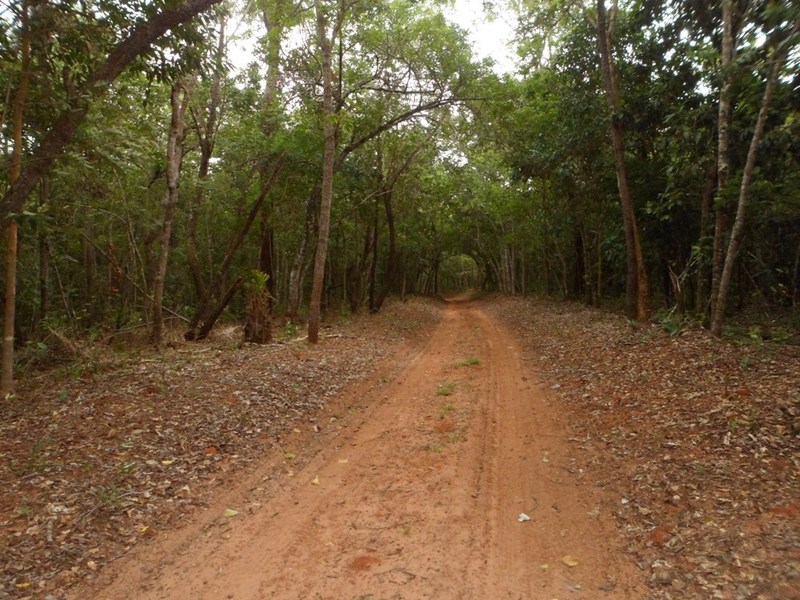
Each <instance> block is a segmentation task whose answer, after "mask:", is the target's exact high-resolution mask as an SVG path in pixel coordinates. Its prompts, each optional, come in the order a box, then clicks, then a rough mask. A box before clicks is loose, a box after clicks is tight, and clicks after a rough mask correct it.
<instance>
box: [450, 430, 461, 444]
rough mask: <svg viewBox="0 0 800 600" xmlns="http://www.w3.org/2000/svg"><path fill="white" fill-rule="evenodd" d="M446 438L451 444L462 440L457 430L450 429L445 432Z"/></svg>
mask: <svg viewBox="0 0 800 600" xmlns="http://www.w3.org/2000/svg"><path fill="white" fill-rule="evenodd" d="M447 439H448V440H449V441H450V443H451V444H456V443H458V442H460V441H462V440H463V439H464V438H463V437H461V434H460V433H459V432H457V431H451V432H450V433H448V434H447Z"/></svg>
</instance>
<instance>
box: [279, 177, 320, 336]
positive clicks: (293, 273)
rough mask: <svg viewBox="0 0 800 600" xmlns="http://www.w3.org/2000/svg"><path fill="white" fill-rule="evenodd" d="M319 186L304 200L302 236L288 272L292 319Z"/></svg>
mask: <svg viewBox="0 0 800 600" xmlns="http://www.w3.org/2000/svg"><path fill="white" fill-rule="evenodd" d="M320 192H321V190H320V187H319V186H318V185H317V184H315V185H314V188H313V189H312V190H311V194H310V195H309V197H308V200H307V201H306V219H305V226H304V228H303V238H302V239H301V240H300V246H299V247H298V248H297V252H296V253H295V257H294V263H292V268H291V270H290V272H289V302H288V304H289V305H288V307H287V310H286V312H287V315H288V317H289V319H291V320H292V321H294V320H296V319H297V314H298V313H299V312H300V300H301V297H302V295H303V282H304V281H305V272H306V253H307V252H308V245H309V243H310V242H311V238H312V237H313V236H314V231H315V224H316V219H315V214H316V212H317V210H318V208H319V196H320Z"/></svg>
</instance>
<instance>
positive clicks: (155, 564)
mask: <svg viewBox="0 0 800 600" xmlns="http://www.w3.org/2000/svg"><path fill="white" fill-rule="evenodd" d="M443 310H444V311H445V315H444V318H443V319H442V321H441V323H440V325H439V326H438V327H437V329H436V330H435V331H433V332H431V335H430V339H429V341H428V342H427V343H426V344H425V345H424V346H423V347H418V348H411V349H408V350H407V351H406V352H403V353H400V354H398V355H396V356H395V357H393V358H391V359H390V360H388V361H387V362H386V363H384V365H383V366H382V367H381V368H380V369H379V371H378V372H377V373H376V374H375V375H374V376H373V377H372V378H371V379H370V380H369V381H367V382H365V383H363V384H361V385H360V386H359V387H357V388H354V389H352V390H351V391H350V392H349V393H348V394H346V395H345V397H342V398H339V399H338V400H337V401H336V402H335V403H334V404H332V405H330V406H329V407H328V408H327V409H326V413H325V415H324V416H322V417H320V418H319V419H318V420H317V421H316V424H315V425H312V424H309V426H308V427H307V428H304V429H302V430H298V431H297V432H296V433H295V434H294V436H293V437H291V438H289V439H287V440H284V441H283V446H282V447H281V448H280V449H276V451H275V453H274V455H273V456H267V457H265V459H264V462H263V464H262V465H259V466H258V467H257V468H255V469H254V471H253V472H252V473H251V474H250V475H249V476H248V477H247V479H246V480H240V481H234V480H229V481H226V482H225V486H224V487H225V491H224V492H222V493H221V494H220V495H219V496H218V499H217V500H215V501H214V504H213V505H212V506H209V507H208V509H207V510H205V511H203V513H202V514H200V515H198V516H197V517H196V518H194V519H193V520H192V522H191V523H190V524H189V525H188V526H186V527H184V528H183V529H181V530H178V531H175V532H173V533H169V534H168V533H165V532H162V533H161V534H160V535H157V536H156V537H155V539H153V541H152V542H150V543H148V544H142V545H139V546H138V547H137V548H136V549H135V550H134V551H133V552H132V553H131V554H130V555H128V556H127V557H125V558H123V559H121V560H119V561H117V562H116V563H115V564H114V565H112V566H110V567H108V568H107V569H106V570H105V571H104V572H103V573H102V574H101V576H100V577H99V578H98V580H97V581H96V582H95V585H94V587H93V588H91V589H89V590H87V589H84V590H80V591H77V592H75V593H74V594H73V595H72V596H71V597H72V598H86V597H95V598H109V599H114V600H118V599H122V598H136V599H156V598H158V599H175V600H178V599H180V600H185V599H188V598H191V599H209V600H212V599H213V600H217V599H222V598H232V599H237V600H239V599H242V600H243V599H261V598H280V599H283V598H285V599H294V598H309V599H337V600H338V599H364V600H365V599H367V598H372V599H376V600H377V599H389V598H396V599H401V598H402V599H417V598H435V599H437V600H440V599H448V598H454V599H455V598H458V599H466V598H475V599H500V598H513V599H515V600H516V599H535V600H536V599H544V600H551V599H553V598H560V599H563V598H602V599H623V598H624V599H629V598H630V599H640V598H646V597H647V593H646V591H645V590H646V588H645V586H644V584H643V576H642V575H641V574H640V572H639V570H638V569H637V568H636V567H635V565H634V564H633V562H632V560H631V559H630V558H629V557H628V556H627V555H626V554H625V553H624V552H622V551H621V549H620V548H619V546H618V536H617V532H616V530H615V525H614V522H613V517H612V515H611V511H612V510H615V509H616V507H617V506H618V505H619V502H620V498H618V497H614V496H607V495H604V494H605V492H603V491H601V490H599V489H598V488H597V487H596V486H595V485H593V484H592V483H591V482H590V481H589V480H588V477H587V476H586V474H585V473H583V472H582V470H581V469H580V468H579V466H578V465H579V462H578V461H577V460H576V458H575V457H574V456H572V453H573V452H574V450H573V444H571V443H570V442H569V440H568V439H567V437H568V434H567V432H566V429H565V428H564V427H563V426H562V423H563V420H564V419H566V418H567V416H566V415H560V414H559V408H558V406H555V405H552V404H551V403H550V402H551V400H550V399H549V398H548V396H547V393H546V391H545V390H543V389H542V388H541V386H540V385H539V384H538V383H537V381H536V377H535V374H534V373H531V372H529V371H528V369H527V368H526V366H525V364H524V361H523V360H522V359H521V357H520V352H519V346H518V343H517V341H516V340H515V339H514V336H513V335H512V334H511V333H510V332H508V331H506V330H505V329H503V328H502V327H501V326H499V325H498V324H497V323H496V322H495V321H493V320H492V319H491V318H490V317H488V316H487V315H486V314H485V313H483V312H482V311H481V310H480V307H479V306H478V305H476V304H473V303H470V302H450V303H448V305H447V307H446V308H444V309H443ZM234 511H235V513H236V514H234ZM522 513H524V514H525V515H528V516H529V517H530V520H528V521H520V515H521V514H522ZM87 594H90V596H87Z"/></svg>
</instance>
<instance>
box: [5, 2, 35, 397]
mask: <svg viewBox="0 0 800 600" xmlns="http://www.w3.org/2000/svg"><path fill="white" fill-rule="evenodd" d="M28 25H29V23H28V2H27V0H23V2H22V10H21V30H22V32H21V37H20V76H19V87H17V92H16V94H15V95H14V116H13V119H14V122H13V136H14V148H13V151H12V154H11V169H10V171H9V183H10V185H11V189H13V187H14V185H15V184H16V182H17V181H19V178H20V174H21V172H22V127H23V115H24V113H25V103H26V101H27V96H28V83H29V81H30V73H31V37H30V35H31V34H30V28H29V26H28ZM14 212H17V211H16V210H15V211H14ZM16 304H17V222H16V220H14V219H9V220H8V222H7V223H6V289H5V306H4V310H3V356H2V361H0V362H1V363H2V364H0V395H2V396H6V395H8V394H10V393H11V392H12V391H13V390H14V326H15V324H16Z"/></svg>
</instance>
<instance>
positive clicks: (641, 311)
mask: <svg viewBox="0 0 800 600" xmlns="http://www.w3.org/2000/svg"><path fill="white" fill-rule="evenodd" d="M597 34H598V35H597V38H598V42H599V44H598V45H599V49H600V63H601V67H602V70H603V79H604V81H605V88H606V103H607V104H608V110H609V114H610V117H611V143H612V147H613V150H614V164H615V167H616V171H617V186H618V188H619V197H620V202H621V204H622V220H623V224H624V228H625V247H626V253H627V277H626V312H627V314H628V317H630V318H631V319H638V320H644V319H647V318H648V316H649V312H650V306H649V284H648V281H647V270H646V269H645V264H644V255H643V253H642V245H641V241H640V238H639V228H638V225H637V223H636V212H635V210H634V206H633V199H632V197H631V192H630V187H629V186H628V175H627V169H626V166H625V142H624V134H623V130H622V121H621V120H620V115H619V111H620V100H619V92H618V90H617V81H616V73H615V72H614V66H613V62H612V59H611V49H610V43H609V38H610V35H609V27H608V24H607V23H606V8H605V2H604V0H597Z"/></svg>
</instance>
